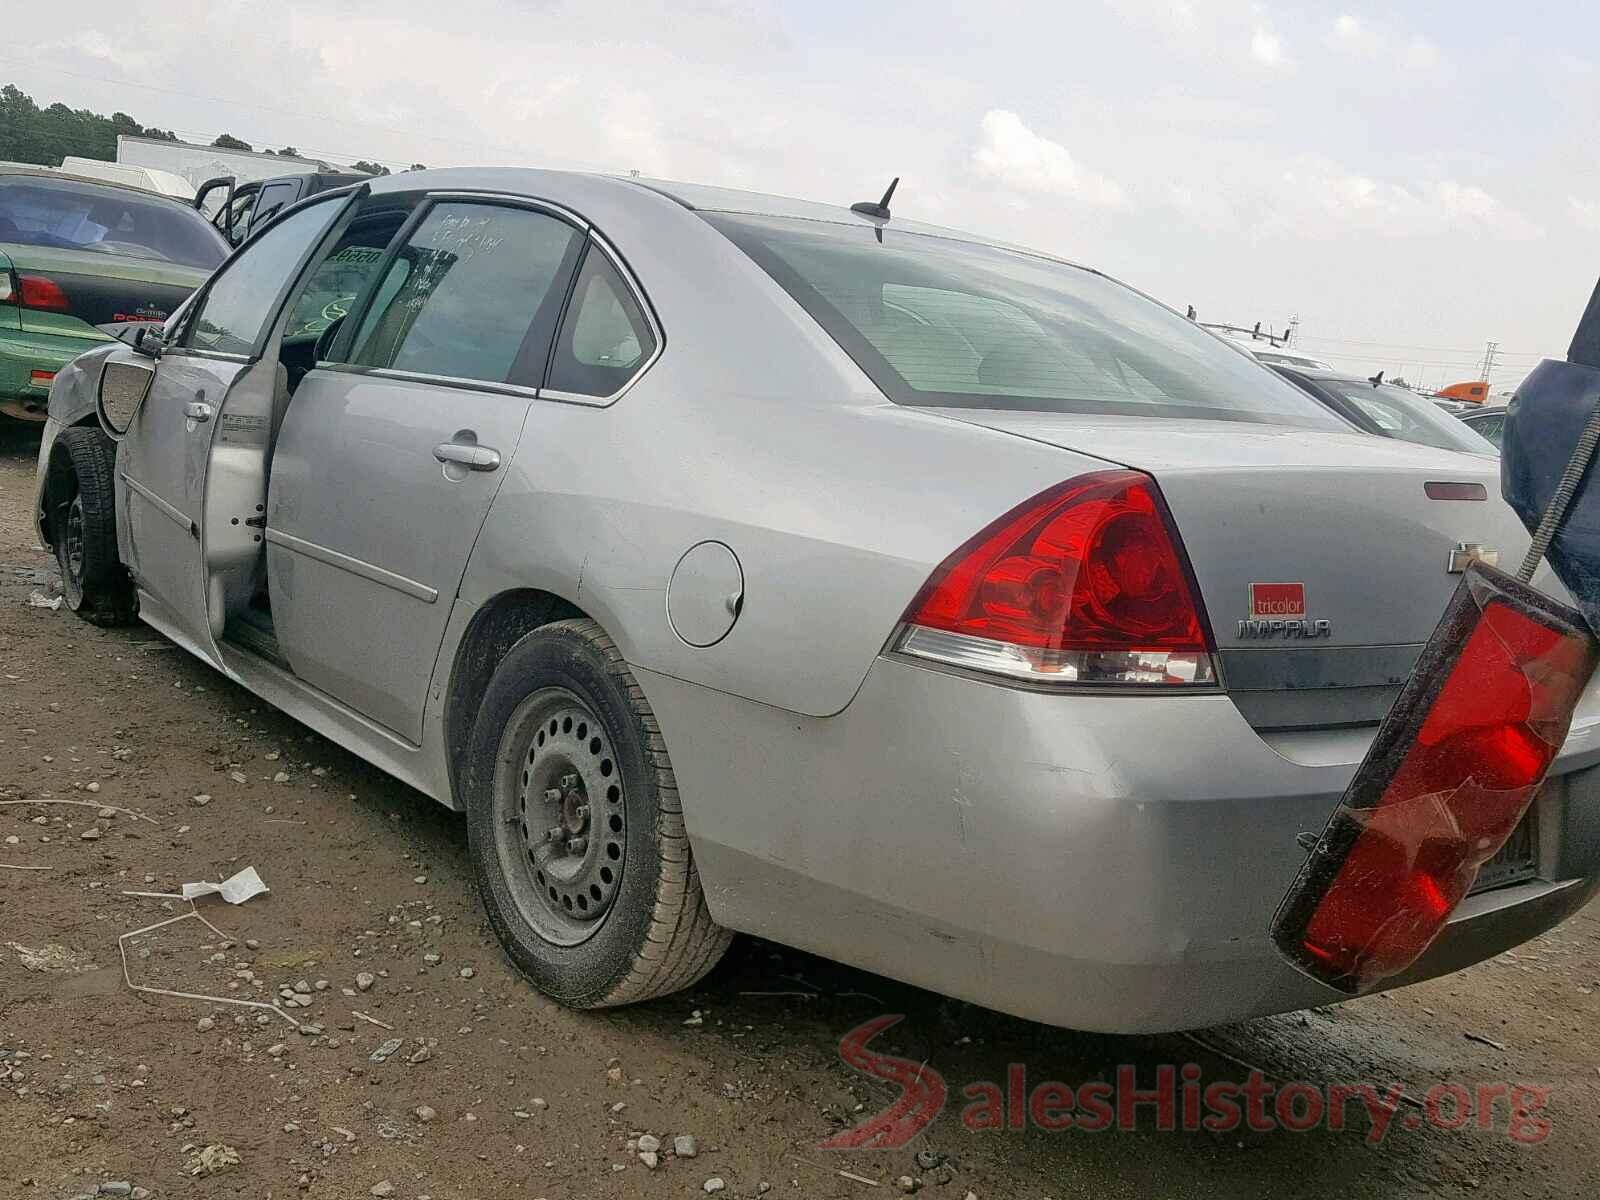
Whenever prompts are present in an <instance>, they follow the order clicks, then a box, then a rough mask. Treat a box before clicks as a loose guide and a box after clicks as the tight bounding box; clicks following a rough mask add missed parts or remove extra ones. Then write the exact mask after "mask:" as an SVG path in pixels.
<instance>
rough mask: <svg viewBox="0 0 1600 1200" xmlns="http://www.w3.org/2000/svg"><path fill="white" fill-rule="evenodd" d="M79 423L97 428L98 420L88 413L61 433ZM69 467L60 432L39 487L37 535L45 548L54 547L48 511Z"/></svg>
mask: <svg viewBox="0 0 1600 1200" xmlns="http://www.w3.org/2000/svg"><path fill="white" fill-rule="evenodd" d="M79 425H93V426H94V427H95V428H97V429H98V428H99V426H100V422H99V420H98V419H97V418H96V417H95V415H94V414H93V413H89V414H88V415H87V416H85V417H82V418H81V419H79V420H77V421H74V422H73V423H72V424H71V425H66V426H63V427H62V429H61V433H65V432H66V431H67V430H68V429H76V428H77V427H78V426H79ZM102 436H104V435H103V434H102ZM71 469H72V461H71V459H69V458H68V457H67V448H66V445H65V443H64V442H62V440H61V436H60V434H57V435H56V440H55V445H53V446H51V447H50V461H49V463H48V464H47V465H46V466H45V470H44V486H43V487H41V488H40V489H39V537H40V539H41V540H42V541H43V542H44V548H45V549H46V550H54V549H55V545H54V544H53V543H52V542H50V541H49V538H50V512H51V510H52V509H53V508H54V507H55V505H56V504H57V503H59V501H60V497H61V492H62V488H63V487H65V486H66V483H67V472H68V471H70V470H71Z"/></svg>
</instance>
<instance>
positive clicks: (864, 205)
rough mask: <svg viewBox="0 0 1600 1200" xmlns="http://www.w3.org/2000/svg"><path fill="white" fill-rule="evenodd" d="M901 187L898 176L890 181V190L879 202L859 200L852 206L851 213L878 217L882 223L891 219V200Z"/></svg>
mask: <svg viewBox="0 0 1600 1200" xmlns="http://www.w3.org/2000/svg"><path fill="white" fill-rule="evenodd" d="M899 186H900V176H898V175H896V176H895V177H894V178H893V179H891V180H890V181H889V188H888V190H887V191H885V192H884V193H883V199H882V200H879V201H876V202H874V201H871V200H858V201H856V202H855V203H854V204H852V205H851V206H850V211H851V212H853V213H860V214H861V215H862V216H863V217H877V218H878V220H880V221H887V220H888V219H889V200H890V198H891V197H893V196H894V190H895V188H897V187H899Z"/></svg>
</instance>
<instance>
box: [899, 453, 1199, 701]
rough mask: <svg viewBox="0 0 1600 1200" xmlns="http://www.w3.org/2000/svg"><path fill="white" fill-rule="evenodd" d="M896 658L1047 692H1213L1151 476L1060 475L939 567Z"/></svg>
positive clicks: (1192, 599)
mask: <svg viewBox="0 0 1600 1200" xmlns="http://www.w3.org/2000/svg"><path fill="white" fill-rule="evenodd" d="M895 649H897V650H899V651H901V652H903V653H906V654H912V655H916V656H918V657H921V658H927V659H933V660H935V661H939V662H943V663H947V664H949V665H952V666H959V667H966V668H969V669H972V670H979V671H988V672H992V673H995V674H1000V675H1006V676H1011V677H1013V678H1023V679H1030V680H1035V681H1039V682H1055V683H1096V684H1099V683H1144V684H1165V685H1194V684H1203V685H1207V686H1214V685H1215V682H1216V669H1215V667H1214V665H1213V658H1212V645H1211V637H1210V631H1209V628H1208V626H1207V624H1206V620H1205V615H1204V613H1203V611H1202V609H1201V607H1200V600H1199V593H1198V591H1197V589H1196V588H1195V585H1194V580H1193V574H1192V572H1191V571H1190V570H1189V566H1188V562H1187V561H1186V559H1185V558H1184V554H1183V549H1182V545H1181V543H1180V541H1179V539H1178V536H1177V532H1176V530H1175V529H1174V527H1173V525H1172V520H1171V518H1170V516H1169V515H1168V513H1167V510H1166V505H1165V504H1163V503H1162V500H1161V494H1160V492H1159V491H1158V490H1157V488H1156V485H1155V481H1154V480H1152V479H1151V478H1150V477H1149V476H1147V475H1142V474H1140V473H1139V472H1137V471H1102V472H1096V473H1094V474H1092V475H1083V476H1080V477H1079V478H1077V479H1071V480H1068V481H1067V482H1065V483H1061V484H1058V485H1056V486H1055V487H1053V488H1050V489H1049V490H1048V491H1045V492H1042V493H1041V494H1039V495H1038V496H1035V497H1034V498H1033V499H1032V500H1029V501H1027V502H1026V503H1024V504H1022V505H1019V506H1018V507H1017V508H1015V509H1013V510H1012V511H1011V512H1009V513H1007V514H1006V515H1005V516H1003V517H1001V518H1000V519H999V520H998V521H995V522H994V523H993V524H991V525H990V526H989V527H988V528H987V529H984V530H983V531H982V532H981V533H979V534H978V535H977V536H976V537H974V538H972V539H971V540H970V541H969V542H967V544H966V545H964V546H962V547H961V548H960V549H959V550H957V551H956V552H955V553H954V554H952V555H951V556H950V557H949V558H947V559H946V560H945V561H944V563H943V564H941V566H940V567H939V569H938V570H937V571H935V572H934V573H933V576H932V578H930V579H929V580H928V582H927V583H926V584H924V585H923V588H922V591H921V592H920V593H919V594H918V595H917V598H916V599H915V600H914V601H912V603H911V607H910V608H908V609H907V610H906V614H905V617H904V626H903V628H902V630H901V632H900V634H899V635H898V637H897V638H896V641H895Z"/></svg>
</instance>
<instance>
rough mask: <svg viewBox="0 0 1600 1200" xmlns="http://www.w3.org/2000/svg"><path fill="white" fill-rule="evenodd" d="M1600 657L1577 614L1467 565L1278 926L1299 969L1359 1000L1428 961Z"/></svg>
mask: <svg viewBox="0 0 1600 1200" xmlns="http://www.w3.org/2000/svg"><path fill="white" fill-rule="evenodd" d="M1597 650H1600V647H1597V644H1596V642H1595V639H1594V637H1593V635H1592V634H1591V633H1590V632H1589V630H1588V628H1587V626H1585V624H1584V622H1583V620H1582V617H1581V616H1580V615H1579V614H1578V613H1577V612H1576V611H1574V610H1573V609H1570V608H1568V607H1566V606H1565V605H1563V604H1559V603H1557V602H1556V601H1554V600H1552V599H1550V598H1549V597H1548V596H1545V595H1543V594H1542V593H1540V592H1537V591H1534V590H1533V589H1532V588H1530V587H1528V586H1527V585H1525V584H1522V583H1519V582H1518V581H1517V580H1515V579H1513V578H1511V577H1510V576H1508V575H1505V574H1503V573H1502V572H1500V571H1497V570H1495V569H1493V568H1492V567H1487V566H1485V565H1484V564H1482V563H1477V562H1475V563H1473V564H1472V565H1471V566H1470V567H1469V568H1468V570H1467V574H1466V576H1465V578H1464V579H1463V580H1462V583H1461V586H1460V588H1459V589H1457V592H1456V595H1455V598H1454V599H1453V600H1452V601H1451V602H1450V607H1449V608H1448V609H1447V610H1446V612H1445V617H1444V620H1443V621H1441V622H1440V624H1439V627H1438V629H1436V630H1435V631H1434V634H1433V637H1432V638H1431V639H1430V640H1429V642H1428V645H1427V646H1426V647H1425V648H1424V650H1423V654H1422V658H1421V660H1420V661H1419V663H1418V665H1417V669H1416V671H1415V672H1414V673H1413V675H1412V677H1411V679H1410V680H1409V681H1408V682H1407V684H1406V686H1405V687H1404V688H1403V689H1402V690H1401V693H1400V696H1399V698H1398V699H1397V700H1396V701H1395V705H1394V708H1393V709H1392V710H1391V711H1390V713H1389V716H1388V717H1387V718H1385V720H1384V723H1383V725H1382V726H1381V727H1380V728H1379V730H1378V735H1377V737H1376V738H1375V739H1374V741H1373V744H1372V748H1371V749H1370V750H1369V751H1368V753H1367V757H1366V760H1365V761H1364V762H1363V763H1362V764H1361V767H1360V769H1359V770H1358V771H1357V772H1356V775H1355V778H1354V779H1352V780H1351V782H1350V786H1349V788H1348V789H1347V790H1346V792H1345V795H1344V799H1343V800H1342V801H1341V802H1340V804H1339V807H1338V808H1337V809H1335V810H1334V814H1333V818H1332V819H1331V820H1330V821H1329V823H1328V827H1327V829H1326V830H1325V831H1324V832H1323V834H1322V838H1321V840H1320V841H1319V842H1318V843H1317V845H1316V847H1315V848H1314V849H1313V850H1312V852H1311V857H1310V858H1309V859H1308V860H1307V861H1306V864H1305V866H1304V867H1303V868H1302V870H1301V872H1300V876H1299V878H1297V879H1296V880H1295V883H1294V886H1293V887H1291V888H1290V889H1289V892H1288V894H1287V895H1286V896H1285V897H1284V900H1283V903H1282V904H1281V905H1280V906H1279V909H1278V913H1277V915H1276V917H1275V918H1274V919H1273V925H1272V936H1273V940H1274V941H1275V942H1276V943H1277V945H1278V948H1279V949H1280V950H1282V951H1283V952H1284V953H1285V954H1286V955H1287V956H1288V957H1289V959H1290V961H1291V962H1293V963H1294V964H1295V965H1296V966H1298V967H1299V968H1300V969H1301V970H1303V971H1305V972H1306V973H1307V974H1309V975H1311V976H1313V977H1314V978H1316V979H1319V980H1321V981H1322V982H1323V983H1326V984H1329V985H1330V986H1332V987H1335V988H1338V989H1340V990H1341V991H1346V992H1351V993H1356V992H1361V991H1366V990H1369V989H1370V988H1372V987H1374V986H1376V985H1377V984H1378V983H1380V982H1382V981H1383V980H1385V979H1388V978H1390V977H1391V976H1393V975H1396V974H1398V973H1399V972H1401V971H1403V970H1405V969H1406V968H1407V967H1409V966H1410V965H1411V964H1412V963H1414V962H1415V961H1416V960H1417V959H1418V958H1419V957H1420V956H1421V955H1422V953H1423V951H1424V950H1426V949H1427V948H1428V946H1429V944H1430V943H1432V941H1433V939H1434V938H1435V937H1436V936H1437V935H1438V933H1439V931H1440V930H1441V929H1443V928H1444V925H1445V921H1446V920H1447V919H1448V918H1449V916H1450V913H1451V912H1452V911H1453V910H1454V908H1455V906H1456V905H1457V904H1458V903H1459V902H1460V901H1461V898H1462V897H1463V896H1465V895H1466V894H1467V891H1468V889H1469V888H1470V887H1471V886H1472V882H1473V880H1474V879H1475V878H1476V877H1477V874H1478V869H1479V868H1480V867H1481V866H1482V865H1483V864H1484V863H1485V862H1487V861H1488V860H1489V859H1490V858H1492V857H1494V855H1495V854H1496V853H1497V852H1498V851H1499V850H1500V848H1501V847H1502V846H1503V845H1505V843H1506V840H1507V839H1508V838H1509V837H1510V836H1511V833H1512V831H1513V830H1515V828H1516V826H1517V823H1518V822H1519V821H1521V820H1522V817H1523V815H1524V814H1525V813H1526V812H1527V810H1528V806H1529V804H1530V803H1531V802H1532V800H1533V797H1534V793H1535V792H1536V791H1537V790H1538V788H1539V785H1540V784H1541V783H1542V782H1543V781H1544V777H1545V772H1546V771H1548V770H1549V768H1550V764H1551V762H1552V761H1554V759H1555V756H1556V752H1557V751H1558V750H1559V749H1560V747H1561V744H1562V742H1564V741H1565V740H1566V736H1567V729H1568V726H1569V725H1570V724H1571V722H1572V713H1573V710H1574V709H1575V708H1576V707H1577V704H1578V698H1579V696H1580V695H1581V694H1582V692H1583V689H1584V687H1585V686H1587V684H1588V682H1589V677H1590V676H1591V675H1592V674H1593V673H1594V670H1595V663H1596V655H1597Z"/></svg>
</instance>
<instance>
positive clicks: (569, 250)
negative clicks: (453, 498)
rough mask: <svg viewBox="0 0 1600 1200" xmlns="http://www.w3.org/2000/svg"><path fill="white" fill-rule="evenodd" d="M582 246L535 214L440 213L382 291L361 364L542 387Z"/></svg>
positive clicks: (358, 344) (371, 311)
mask: <svg viewBox="0 0 1600 1200" xmlns="http://www.w3.org/2000/svg"><path fill="white" fill-rule="evenodd" d="M580 239H581V235H579V234H578V232H577V231H576V230H575V229H573V228H572V226H570V225H568V224H566V223H565V222H563V221H560V220H558V219H557V218H555V217H552V216H550V215H548V214H546V213H542V212H535V211H533V210H530V209H521V208H503V207H499V206H497V205H490V204H473V203H464V202H463V203H456V202H447V203H442V204H437V205H435V206H434V207H433V208H432V209H430V210H429V212H428V214H427V215H426V216H425V217H423V219H422V221H421V223H420V224H419V225H418V226H417V228H416V230H415V232H413V233H412V235H411V236H410V238H408V239H407V241H406V244H405V245H404V246H403V247H401V249H400V253H399V255H398V257H397V258H395V260H394V261H393V262H392V263H391V265H390V267H389V270H388V273H387V274H386V275H385V277H384V279H383V282H382V283H381V284H380V285H379V288H378V293H377V296H376V298H375V299H374V301H373V303H372V305H371V306H370V307H369V308H368V310H367V313H366V316H365V317H364V318H363V319H362V323H361V329H360V330H359V332H358V333H357V334H356V339H355V342H354V343H353V344H354V347H355V350H354V353H353V354H352V355H351V362H353V363H355V364H357V365H360V366H367V367H387V368H392V369H394V370H397V371H412V372H418V373H421V374H426V375H442V376H448V377H450V378H455V379H478V380H483V381H485V382H489V383H504V382H507V381H511V382H524V381H528V382H531V383H533V384H537V382H538V378H537V377H538V374H539V373H541V372H542V371H543V368H544V363H545V359H546V357H547V355H548V350H549V344H550V330H551V327H552V326H553V324H554V320H555V313H556V311H557V310H558V309H559V306H560V302H561V299H562V294H563V291H564V287H563V285H564V284H565V282H566V280H567V279H569V278H570V277H571V276H570V263H571V260H572V258H573V257H574V256H575V255H576V252H577V248H578V247H579V245H580V244H581V240H580ZM529 375H531V376H532V378H531V380H529V378H528V377H529Z"/></svg>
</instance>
